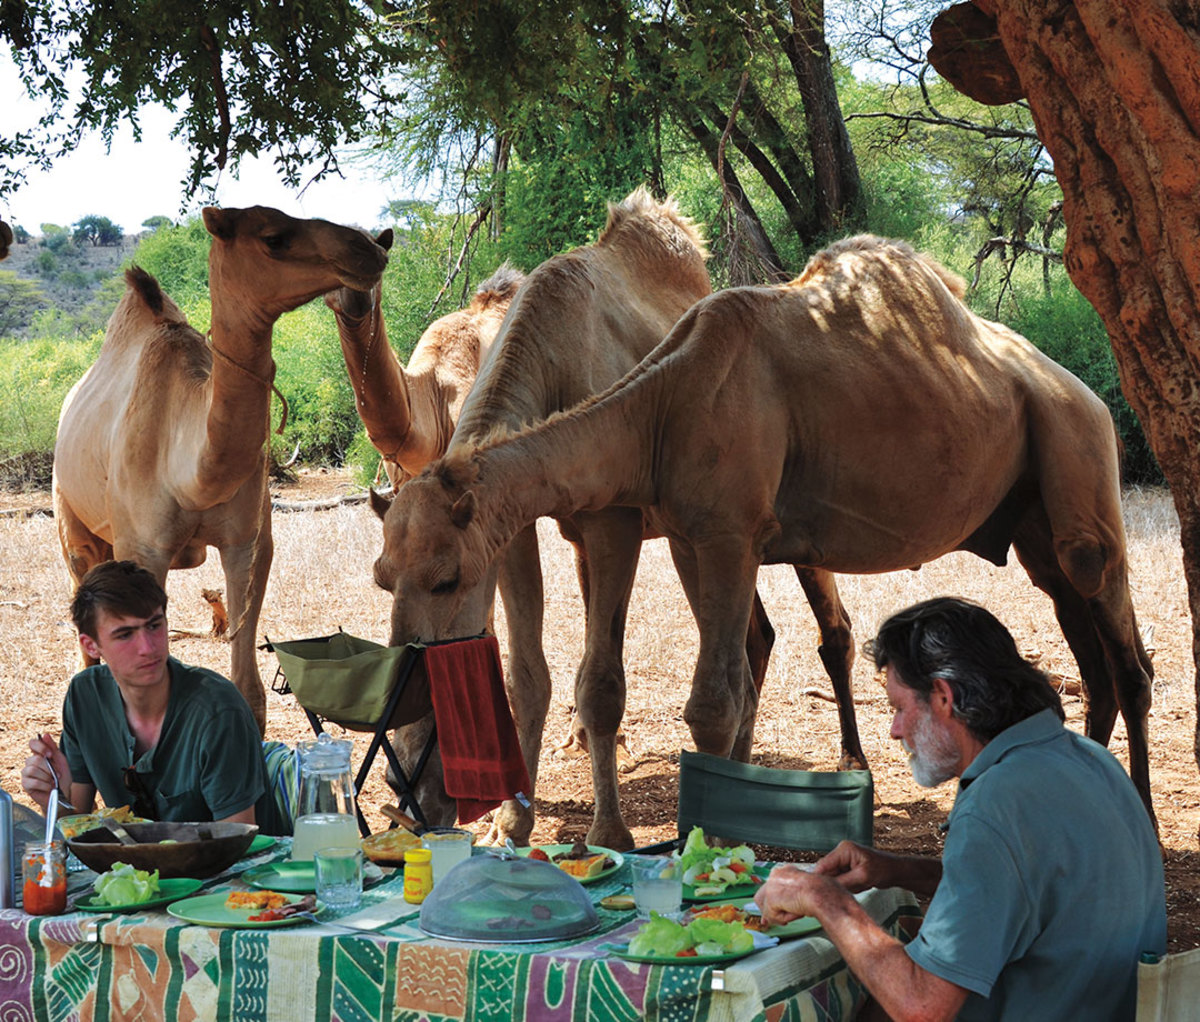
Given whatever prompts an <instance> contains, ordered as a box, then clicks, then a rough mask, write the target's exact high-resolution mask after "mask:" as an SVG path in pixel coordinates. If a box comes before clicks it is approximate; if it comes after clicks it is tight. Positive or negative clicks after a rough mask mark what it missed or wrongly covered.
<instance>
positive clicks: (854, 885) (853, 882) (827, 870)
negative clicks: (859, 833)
mask: <svg viewBox="0 0 1200 1022" xmlns="http://www.w3.org/2000/svg"><path fill="white" fill-rule="evenodd" d="M895 859H896V856H894V855H889V854H887V853H886V852H877V851H875V849H873V848H867V847H865V846H863V845H860V844H855V842H853V841H843V842H842V843H841V844H839V845H838V846H837V847H836V848H835V849H834V850H833V851H832V852H830V853H829V854H828V855H826V856H825V857H824V858H823V859H821V860H820V861H818V862H817V864H816V865H815V866H814V867H813V872H814V873H816V874H818V875H820V876H827V877H831V878H833V879H834V880H836V881H837V882H838V883H839V884H841V885H842V886H843V887H844V888H846V890H848V891H854V892H855V893H857V892H858V891H865V890H867V889H868V888H870V887H894V886H896V884H895V882H894V881H893V880H892V872H893V869H892V867H893V866H894V865H895Z"/></svg>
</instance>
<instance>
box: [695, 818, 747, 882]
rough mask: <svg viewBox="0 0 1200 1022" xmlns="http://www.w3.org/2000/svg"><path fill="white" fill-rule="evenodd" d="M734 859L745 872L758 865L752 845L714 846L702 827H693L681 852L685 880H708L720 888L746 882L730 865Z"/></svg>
mask: <svg viewBox="0 0 1200 1022" xmlns="http://www.w3.org/2000/svg"><path fill="white" fill-rule="evenodd" d="M734 863H737V864H738V865H739V866H740V867H742V872H746V871H748V870H750V869H751V868H752V867H753V866H754V850H753V849H752V848H750V846H749V845H738V846H737V847H736V848H710V847H709V845H708V842H707V841H706V840H705V837H704V829H703V828H702V827H693V828H692V829H691V831H689V833H688V836H687V841H686V842H684V846H683V851H682V852H680V855H679V864H680V866H681V867H682V868H683V882H684V883H685V884H704V885H705V886H706V887H708V886H713V887H717V888H719V889H720V890H724V888H725V887H727V886H728V885H730V884H737V883H741V882H742V879H741V876H740V874H739V872H738V871H737V870H734V869H731V868H730V867H731V866H732V865H733V864H734ZM718 893H719V891H718Z"/></svg>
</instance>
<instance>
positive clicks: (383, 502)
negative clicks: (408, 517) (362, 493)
mask: <svg viewBox="0 0 1200 1022" xmlns="http://www.w3.org/2000/svg"><path fill="white" fill-rule="evenodd" d="M368 492H369V493H370V497H368V498H367V499H368V500H369V501H370V503H371V510H372V511H374V512H375V513H376V514H377V515H378V516H379V520H380V521H383V516H384V515H386V514H387V509H388V508H389V507H391V506H392V502H391V501H390V500H388V498H387V497H385V496H384V495H383V494H382V493H380V492H379V491H378V490H376V489H375V488H374V487H372V488H371V489H370V490H368Z"/></svg>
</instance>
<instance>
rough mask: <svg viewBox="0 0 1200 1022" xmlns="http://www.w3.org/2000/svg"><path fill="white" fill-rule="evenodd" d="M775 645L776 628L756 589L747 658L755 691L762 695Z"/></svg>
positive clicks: (747, 638)
mask: <svg viewBox="0 0 1200 1022" xmlns="http://www.w3.org/2000/svg"><path fill="white" fill-rule="evenodd" d="M774 645H775V629H774V628H773V627H772V625H771V619H770V618H769V617H767V608H766V607H764V606H763V602H762V598H761V597H760V596H759V595H758V589H757V588H756V589H755V590H754V608H753V610H752V611H751V613H750V627H749V628H747V630H746V659H747V660H748V661H749V662H750V677H751V679H752V680H753V681H754V691H756V692H757V693H758V694H759V695H762V687H763V682H764V681H766V680H767V665H768V664H769V663H770V662H771V649H772V648H773V647H774Z"/></svg>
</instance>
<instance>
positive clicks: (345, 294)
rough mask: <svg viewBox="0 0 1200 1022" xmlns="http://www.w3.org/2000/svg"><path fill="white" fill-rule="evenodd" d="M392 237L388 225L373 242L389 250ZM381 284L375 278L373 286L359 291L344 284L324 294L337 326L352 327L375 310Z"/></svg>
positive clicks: (386, 250)
mask: <svg viewBox="0 0 1200 1022" xmlns="http://www.w3.org/2000/svg"><path fill="white" fill-rule="evenodd" d="M393 238H394V235H393V234H392V229H391V228H390V227H389V228H388V229H387V230H385V231H380V232H379V233H378V234H377V235H376V236H375V239H374V243H375V244H376V245H378V246H379V247H380V248H381V249H383V250H384V251H385V252H389V251H391V248H392V241H393ZM381 286H382V281H378V280H377V281H376V282H375V284H374V286H373V287H370V288H368V289H367V290H366V291H361V290H358V289H356V288H353V287H351V286H350V285H349V284H346V285H344V286H342V287H339V288H337V289H336V290H334V291H330V292H329V293H328V294H327V295H326V296H325V304H326V305H328V306H329V308H330V309H332V310H333V314H334V315H335V316H337V318H338V325H339V326H341V325H342V324H343V323H344V324H345V325H346V326H348V327H349V328H350V329H354V328H355V327H357V326H358V325H359V324H360V323H362V322H363V321H364V320H365V319H366V318H367V317H368V316H369V315H371V313H372V312H374V311H375V307H376V306H377V305H378V303H379V292H380V287H381Z"/></svg>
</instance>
